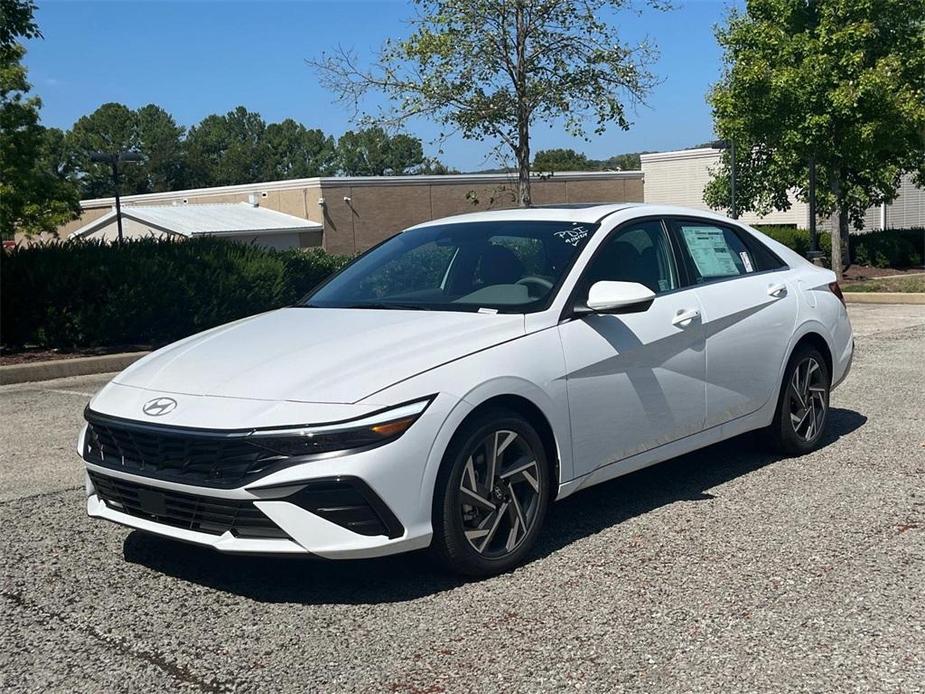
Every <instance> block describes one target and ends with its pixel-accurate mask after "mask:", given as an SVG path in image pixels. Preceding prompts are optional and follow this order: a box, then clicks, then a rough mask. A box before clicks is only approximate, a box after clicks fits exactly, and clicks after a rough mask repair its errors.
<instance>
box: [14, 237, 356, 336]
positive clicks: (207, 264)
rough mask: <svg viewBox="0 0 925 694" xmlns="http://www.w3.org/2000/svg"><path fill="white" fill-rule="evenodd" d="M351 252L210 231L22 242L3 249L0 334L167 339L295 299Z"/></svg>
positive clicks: (289, 302)
mask: <svg viewBox="0 0 925 694" xmlns="http://www.w3.org/2000/svg"><path fill="white" fill-rule="evenodd" d="M345 260H346V259H345V258H341V257H337V256H331V255H328V254H326V253H324V252H322V251H315V250H312V251H301V250H290V251H274V250H269V249H265V248H260V247H257V246H253V245H246V244H241V243H235V242H231V241H227V240H223V239H217V238H208V237H206V238H197V239H190V240H188V241H172V240H166V239H138V240H132V241H127V242H126V243H125V244H123V245H122V246H119V245H117V244H104V243H101V242H98V241H54V242H50V243H46V244H40V245H33V246H21V247H17V248H14V249H11V250H7V251H4V252H3V253H2V258H0V263H2V265H0V340H2V342H3V344H4V345H7V346H11V347H18V346H22V345H25V344H35V345H39V346H43V347H56V348H85V347H108V346H118V345H134V344H138V345H160V344H165V343H167V342H171V341H173V340H176V339H179V338H181V337H184V336H186V335H190V334H193V333H195V332H199V331H201V330H205V329H207V328H210V327H214V326H216V325H220V324H222V323H226V322H228V321H232V320H235V319H238V318H242V317H244V316H248V315H251V314H254V313H259V312H261V311H267V310H270V309H273V308H278V307H280V306H285V305H287V304H291V303H293V302H295V301H297V300H298V299H299V298H300V297H302V296H303V295H304V294H306V293H307V292H308V291H309V290H310V289H311V288H312V287H313V286H315V285H316V284H317V283H318V282H320V281H321V280H323V279H324V278H325V277H327V276H328V275H330V274H331V273H332V272H334V271H335V270H336V269H338V268H339V267H340V266H341V265H343V263H344V262H345Z"/></svg>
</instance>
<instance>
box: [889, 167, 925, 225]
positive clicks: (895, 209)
mask: <svg viewBox="0 0 925 694" xmlns="http://www.w3.org/2000/svg"><path fill="white" fill-rule="evenodd" d="M878 226H879V225H878ZM886 226H887V228H888V229H907V228H909V227H925V190H923V189H922V188H919V187H917V186H916V185H915V184H914V183H913V182H912V174H906V175H905V176H903V177H902V181H901V182H900V184H899V196H898V197H897V198H896V199H895V200H894V201H893V202H892V203H890V204H889V205H887V206H886Z"/></svg>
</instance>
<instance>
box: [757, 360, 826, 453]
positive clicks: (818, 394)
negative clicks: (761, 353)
mask: <svg viewBox="0 0 925 694" xmlns="http://www.w3.org/2000/svg"><path fill="white" fill-rule="evenodd" d="M831 385H832V379H831V375H830V374H829V369H828V367H827V366H826V362H825V359H824V358H823V356H822V355H821V354H820V353H819V350H817V349H816V348H814V347H810V346H808V345H804V346H803V347H800V348H798V349H797V350H796V351H795V352H794V354H793V356H792V357H791V358H790V362H789V363H788V364H787V370H786V371H785V372H784V383H783V385H782V387H781V393H780V398H779V399H778V403H777V412H776V414H775V418H774V422H773V423H772V424H771V427H770V434H771V438H772V440H773V442H774V444H775V445H776V447H777V448H778V449H779V450H781V451H782V452H784V453H787V454H788V455H801V454H803V453H808V452H810V451H812V450H814V449H815V448H816V447H817V446H818V445H819V440H820V439H821V438H822V433H823V431H824V430H825V425H826V422H827V421H828V416H829V391H830V389H831Z"/></svg>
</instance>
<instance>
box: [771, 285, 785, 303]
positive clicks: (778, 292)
mask: <svg viewBox="0 0 925 694" xmlns="http://www.w3.org/2000/svg"><path fill="white" fill-rule="evenodd" d="M768 296H773V297H774V298H775V299H779V298H781V297H783V296H787V285H786V284H784V283H783V282H781V283H779V284H771V285H768Z"/></svg>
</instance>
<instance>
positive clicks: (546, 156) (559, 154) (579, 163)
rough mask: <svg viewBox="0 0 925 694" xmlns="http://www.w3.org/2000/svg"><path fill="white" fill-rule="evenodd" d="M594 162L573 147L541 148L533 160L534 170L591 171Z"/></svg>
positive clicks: (594, 164)
mask: <svg viewBox="0 0 925 694" xmlns="http://www.w3.org/2000/svg"><path fill="white" fill-rule="evenodd" d="M597 168H599V167H598V166H596V162H592V161H591V160H590V159H588V157H586V156H585V155H584V154H581V153H580V152H576V151H575V150H574V149H541V150H540V151H539V152H537V153H536V157H535V158H534V160H533V169H534V171H543V172H550V173H551V172H554V171H593V170H596V169H597Z"/></svg>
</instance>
